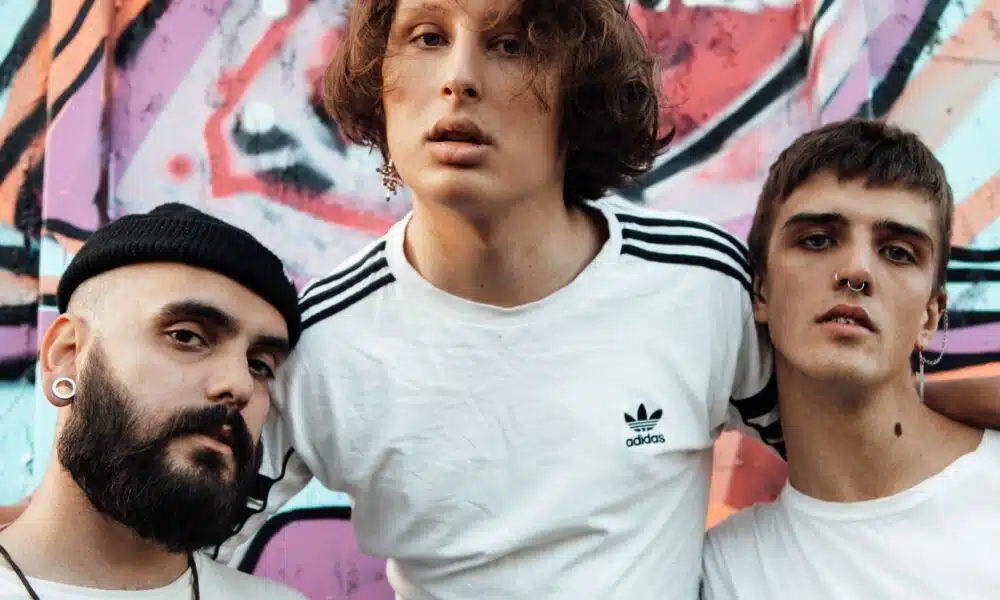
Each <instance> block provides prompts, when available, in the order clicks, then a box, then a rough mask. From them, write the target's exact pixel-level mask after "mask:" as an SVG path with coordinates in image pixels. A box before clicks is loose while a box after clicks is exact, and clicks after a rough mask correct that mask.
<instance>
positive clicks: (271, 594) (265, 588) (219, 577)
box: [198, 560, 307, 600]
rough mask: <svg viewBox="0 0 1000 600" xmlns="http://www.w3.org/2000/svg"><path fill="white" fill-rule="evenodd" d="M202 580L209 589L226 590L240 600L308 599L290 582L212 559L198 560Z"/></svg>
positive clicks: (229, 594)
mask: <svg viewBox="0 0 1000 600" xmlns="http://www.w3.org/2000/svg"><path fill="white" fill-rule="evenodd" d="M198 568H199V569H200V571H201V581H202V582H204V583H203V585H205V587H206V588H207V589H211V590H213V591H218V592H223V591H224V592H225V594H226V597H231V598H239V599H240V600H265V599H267V600H307V599H306V596H305V595H304V594H302V593H301V592H299V591H298V590H296V589H294V588H292V587H290V586H289V585H288V584H285V583H281V582H278V581H274V580H273V579H265V578H263V577H257V576H255V575H250V574H249V573H244V572H242V571H238V570H236V569H234V568H232V567H228V566H226V565H223V564H221V563H217V562H214V561H210V560H204V561H199V562H198Z"/></svg>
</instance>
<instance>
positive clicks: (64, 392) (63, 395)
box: [52, 377, 76, 402]
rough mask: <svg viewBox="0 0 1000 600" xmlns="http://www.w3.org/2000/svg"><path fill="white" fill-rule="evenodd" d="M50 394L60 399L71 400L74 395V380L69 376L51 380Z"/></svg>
mask: <svg viewBox="0 0 1000 600" xmlns="http://www.w3.org/2000/svg"><path fill="white" fill-rule="evenodd" d="M52 395H53V396H55V397H56V398H59V399H60V400H65V401H67V402H69V401H72V400H73V397H74V396H76V382H75V381H73V380H72V379H70V378H69V377H60V378H59V379H56V380H55V381H53V382H52Z"/></svg>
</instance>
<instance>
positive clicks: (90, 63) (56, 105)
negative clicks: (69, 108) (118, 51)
mask: <svg viewBox="0 0 1000 600" xmlns="http://www.w3.org/2000/svg"><path fill="white" fill-rule="evenodd" d="M105 41H106V38H103V37H102V38H101V40H100V41H99V42H98V43H97V47H96V48H94V51H93V52H92V53H91V54H90V58H88V59H87V64H85V65H83V69H81V70H80V72H79V73H77V74H76V78H75V79H73V83H71V84H69V87H68V88H66V89H65V90H63V93H61V94H59V97H58V98H56V101H55V102H53V103H52V110H51V111H49V120H50V121H51V120H52V119H54V118H56V117H57V116H58V115H59V112H60V111H61V110H62V109H63V106H65V105H66V103H67V102H69V99H70V98H72V97H73V94H75V93H77V92H78V91H80V88H81V87H83V84H85V83H86V82H87V80H88V79H90V76H91V75H93V74H94V71H96V70H97V65H99V64H101V59H102V58H104V45H105Z"/></svg>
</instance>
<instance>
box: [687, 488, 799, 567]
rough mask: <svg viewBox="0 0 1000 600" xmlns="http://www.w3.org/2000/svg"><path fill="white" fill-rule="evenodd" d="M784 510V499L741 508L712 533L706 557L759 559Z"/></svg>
mask: <svg viewBox="0 0 1000 600" xmlns="http://www.w3.org/2000/svg"><path fill="white" fill-rule="evenodd" d="M781 514H782V507H781V504H780V500H776V501H774V502H761V503H758V504H755V505H753V506H749V507H747V508H744V509H741V510H739V511H737V512H736V513H734V514H732V515H731V516H729V517H728V518H726V519H725V520H724V521H722V522H720V523H718V524H717V525H715V526H714V527H712V528H711V529H709V530H708V533H707V534H706V543H705V552H706V554H716V555H718V556H720V557H723V558H729V559H730V560H731V559H732V558H734V557H735V558H738V557H743V556H746V555H753V556H756V553H757V552H758V551H759V550H761V548H762V546H763V545H765V544H766V543H767V541H768V540H769V539H770V537H769V536H770V534H771V533H773V532H774V530H775V528H776V527H780V524H779V521H780V520H781Z"/></svg>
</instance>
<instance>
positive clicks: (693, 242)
mask: <svg viewBox="0 0 1000 600" xmlns="http://www.w3.org/2000/svg"><path fill="white" fill-rule="evenodd" d="M622 239H624V240H638V241H640V242H646V243H649V244H659V245H662V246H668V247H677V246H701V247H702V248H708V249H709V250H715V251H717V252H720V253H722V254H725V255H726V256H728V257H729V258H731V259H733V260H734V261H736V264H738V265H739V266H741V267H743V270H744V271H746V273H747V275H748V276H749V275H750V264H749V263H748V262H747V260H746V257H744V256H743V255H741V254H740V253H739V252H737V251H736V250H734V249H733V247H732V246H730V245H729V244H724V243H722V242H720V241H718V240H713V239H710V238H706V237H702V236H700V235H673V234H669V233H649V232H647V231H637V230H635V229H628V228H624V227H623V228H622ZM664 251H669V248H665V249H664Z"/></svg>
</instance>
